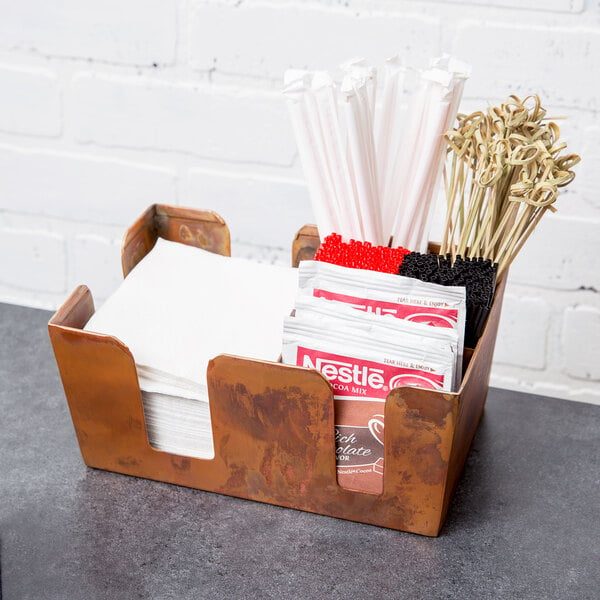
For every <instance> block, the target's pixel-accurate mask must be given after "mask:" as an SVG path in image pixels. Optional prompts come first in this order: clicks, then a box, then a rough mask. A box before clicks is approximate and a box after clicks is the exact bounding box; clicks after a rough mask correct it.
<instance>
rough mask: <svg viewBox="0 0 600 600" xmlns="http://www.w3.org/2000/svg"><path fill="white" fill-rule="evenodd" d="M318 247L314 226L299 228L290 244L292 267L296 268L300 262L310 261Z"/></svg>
mask: <svg viewBox="0 0 600 600" xmlns="http://www.w3.org/2000/svg"><path fill="white" fill-rule="evenodd" d="M320 245H321V240H320V239H319V231H318V230H317V226H316V225H304V227H301V228H300V229H299V230H298V233H297V234H296V237H295V238H294V241H293V242H292V267H297V266H298V265H299V264H300V261H301V260H312V259H313V258H314V257H315V254H316V253H317V250H318V249H319V246H320Z"/></svg>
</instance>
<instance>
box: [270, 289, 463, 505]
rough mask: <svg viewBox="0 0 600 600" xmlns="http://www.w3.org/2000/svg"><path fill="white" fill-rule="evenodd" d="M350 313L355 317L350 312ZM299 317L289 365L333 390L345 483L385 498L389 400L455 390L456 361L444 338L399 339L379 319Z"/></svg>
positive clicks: (289, 323)
mask: <svg viewBox="0 0 600 600" xmlns="http://www.w3.org/2000/svg"><path fill="white" fill-rule="evenodd" d="M313 300H316V299H313ZM316 302H320V303H323V302H325V303H326V304H336V303H329V302H326V301H323V300H316ZM326 310H329V309H328V308H326ZM333 310H335V309H333ZM344 311H345V312H346V313H355V311H353V310H351V309H349V308H347V307H344V306H342V307H341V308H340V312H341V313H342V314H343V313H344ZM297 314H298V316H296V317H288V318H286V319H285V322H284V336H283V352H282V359H283V362H284V363H287V364H295V365H299V366H303V367H307V368H311V369H316V370H318V371H320V372H321V373H322V374H323V375H324V376H325V377H326V378H327V379H328V381H329V382H330V383H331V385H332V387H333V391H334V408H335V437H336V465H337V476H338V483H339V485H340V486H342V487H345V488H348V489H352V490H356V491H360V492H367V493H371V494H379V493H381V492H382V490H383V443H384V438H383V432H384V415H385V399H386V397H387V395H388V394H389V392H390V390H391V389H393V388H395V387H399V386H403V385H412V386H417V387H422V388H426V389H435V390H442V391H450V390H451V389H452V382H453V379H454V360H455V358H456V357H455V356H453V352H452V351H451V349H450V348H447V347H446V345H445V343H444V342H441V341H440V340H439V339H429V338H423V337H421V336H420V335H413V334H410V333H406V334H403V335H398V334H397V333H395V332H394V331H390V330H389V329H388V328H387V327H386V325H385V324H378V323H377V322H376V321H377V320H378V319H377V317H375V318H373V315H368V316H367V315H366V314H365V313H363V315H364V316H365V317H366V319H367V321H368V322H367V323H366V324H365V325H364V326H362V327H361V326H357V325H356V323H352V321H353V319H351V320H350V322H348V323H346V324H342V323H341V322H340V320H336V319H335V318H333V319H331V320H330V321H329V322H327V321H325V320H321V319H320V318H316V319H315V318H313V317H311V316H309V315H307V314H306V312H305V311H302V310H299V311H298V313H297ZM360 314H361V313H358V315H360ZM342 319H343V316H342ZM388 319H389V318H385V319H384V320H385V322H386V323H387V321H388ZM392 329H396V328H395V327H393V328H392ZM418 329H422V326H420V327H418ZM415 344H418V346H417V347H416V348H415V346H414V345H415Z"/></svg>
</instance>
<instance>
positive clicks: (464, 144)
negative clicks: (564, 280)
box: [440, 95, 580, 277]
mask: <svg viewBox="0 0 600 600" xmlns="http://www.w3.org/2000/svg"><path fill="white" fill-rule="evenodd" d="M559 138H560V129H559V127H558V125H557V124H556V123H554V122H552V121H549V120H548V118H547V117H546V110H545V109H544V108H543V107H542V105H541V102H540V99H539V97H538V96H535V95H534V96H528V97H527V98H525V99H524V100H521V99H519V98H518V97H517V96H510V97H509V98H508V100H507V101H506V102H505V103H503V104H501V105H500V106H496V107H490V108H489V109H488V110H487V111H486V112H481V111H478V112H475V113H473V114H471V115H459V117H458V125H457V126H456V128H455V129H453V130H452V131H449V132H448V133H447V134H446V139H447V141H448V145H449V150H448V151H449V155H450V156H449V159H448V162H447V171H449V174H448V172H446V174H445V181H446V196H447V214H446V223H445V229H444V235H443V238H442V245H441V250H440V252H441V254H447V253H450V254H451V255H452V257H453V258H454V257H456V255H457V254H460V255H462V256H469V257H471V258H473V257H480V256H482V257H484V258H488V259H490V260H492V261H493V262H496V263H498V277H501V276H502V275H503V274H504V273H505V271H506V269H507V268H508V266H509V265H510V264H511V262H512V261H513V260H514V258H515V256H516V255H517V254H518V252H519V251H520V249H521V248H522V247H523V244H524V243H525V242H526V240H527V238H528V237H529V236H530V235H531V233H532V232H533V230H534V229H535V226H536V225H537V224H538V223H539V221H540V219H541V218H542V216H543V215H544V213H545V212H546V211H548V210H551V211H554V210H556V209H555V208H554V206H553V204H554V202H555V201H556V199H557V197H558V194H559V189H558V188H560V187H564V186H565V185H567V184H569V183H570V182H571V181H572V180H573V178H574V177H575V174H574V172H573V171H572V170H571V169H572V167H574V166H575V165H576V164H577V163H578V162H579V160H580V157H579V156H578V155H577V154H562V152H563V151H564V150H565V149H566V146H567V145H566V143H565V142H561V141H559Z"/></svg>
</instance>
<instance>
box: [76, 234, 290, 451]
mask: <svg viewBox="0 0 600 600" xmlns="http://www.w3.org/2000/svg"><path fill="white" fill-rule="evenodd" d="M297 288H298V276H297V270H296V269H292V268H286V267H281V266H273V265H266V264H261V263H254V262H252V261H248V260H245V259H240V258H229V257H224V256H220V255H217V254H212V253H210V252H206V251H204V250H200V249H198V248H194V247H191V246H185V245H183V244H179V243H175V242H168V241H166V240H163V239H160V238H159V239H158V241H157V243H156V245H155V247H154V248H153V249H152V251H151V252H150V253H149V254H148V255H147V256H146V257H145V258H144V259H143V260H142V261H140V263H139V264H138V265H137V266H136V267H135V268H134V269H133V271H131V273H130V274H129V275H128V276H127V278H126V279H125V280H124V281H123V283H122V284H121V285H120V287H119V288H118V289H117V291H116V292H115V293H114V294H113V295H112V296H111V297H110V298H109V299H108V300H107V301H106V303H105V304H104V305H103V306H102V307H100V308H99V309H98V310H97V311H96V313H95V314H94V315H93V316H92V318H91V319H90V320H89V322H88V323H87V325H86V327H85V329H86V330H88V331H94V332H97V333H103V334H108V335H112V336H114V337H116V338H118V339H119V340H121V341H122V342H123V343H124V344H125V345H127V347H128V348H129V349H130V350H131V353H132V354H133V357H134V359H135V362H136V367H137V371H138V379H139V382H140V389H141V390H142V401H143V404H144V415H145V418H146V425H147V429H148V438H149V441H150V444H151V445H152V446H154V447H155V448H157V449H158V450H164V451H167V452H173V453H176V454H181V455H184V456H194V457H199V458H212V457H213V456H214V450H213V443H212V428H211V423H210V412H209V408H208V390H207V385H206V368H207V366H208V361H209V360H210V359H211V358H214V357H215V356H217V355H218V354H223V353H225V354H234V355H238V356H245V357H249V358H256V359H261V360H273V361H274V360H277V358H278V357H279V355H280V352H281V336H282V323H283V318H284V317H285V316H287V315H289V313H290V311H291V310H292V308H293V306H294V298H295V296H296V293H297Z"/></svg>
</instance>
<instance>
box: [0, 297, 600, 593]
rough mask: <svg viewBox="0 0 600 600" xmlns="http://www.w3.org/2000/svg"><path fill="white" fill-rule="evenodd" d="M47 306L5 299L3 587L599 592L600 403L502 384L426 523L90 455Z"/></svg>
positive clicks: (0, 372)
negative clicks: (255, 493)
mask: <svg viewBox="0 0 600 600" xmlns="http://www.w3.org/2000/svg"><path fill="white" fill-rule="evenodd" d="M48 318H49V313H47V312H44V311H39V310H33V309H27V308H21V307H16V306H10V305H0V339H1V340H2V341H1V343H0V556H1V559H0V561H1V578H2V598H3V600H17V599H27V600H44V599H52V600H54V599H57V600H58V599H61V600H63V599H64V600H79V599H82V600H83V599H85V600H94V599H99V600H100V599H110V600H116V599H127V600H129V599H136V598H152V599H159V600H168V599H177V600H183V599H188V598H190V599H204V598H207V599H213V598H214V599H220V598H223V599H228V600H232V599H238V598H240V599H242V598H243V599H246V598H247V599H267V598H269V599H288V598H289V599H298V598H311V599H313V598H314V599H325V598H327V599H332V598H340V599H344V600H350V599H353V600H361V599H371V598H372V599H392V598H406V599H420V598H423V599H428V600H436V599H442V598H443V599H454V598H456V599H461V600H466V599H478V600H485V599H488V598H489V599H492V598H493V599H504V598H514V599H519V600H527V599H532V600H533V599H539V600H549V599H557V600H568V599H573V600H586V599H589V600H596V599H597V598H598V597H599V596H600V443H599V440H600V407H598V406H591V405H585V404H578V403H570V402H566V401H562V400H553V399H547V398H540V397H536V396H528V395H523V394H517V393H513V392H508V391H503V390H491V391H490V395H489V398H488V404H487V408H486V413H485V416H484V419H483V421H482V424H481V427H480V429H479V432H478V434H477V437H476V439H475V442H474V445H473V448H472V451H471V453H470V455H469V458H468V461H467V465H466V467H465V471H464V474H463V477H462V479H461V481H460V484H459V486H458V489H457V492H456V495H455V497H454V501H453V504H452V507H451V509H450V514H449V517H448V520H447V523H446V526H445V528H444V529H443V531H442V535H441V537H439V538H437V539H431V538H425V537H420V536H416V535H411V534H406V533H399V532H396V531H391V530H386V529H381V528H377V527H371V526H368V525H362V524H357V523H351V522H346V521H340V520H336V519H331V518H327V517H322V516H319V515H311V514H307V513H301V512H297V511H293V510H287V509H283V508H278V507H273V506H267V505H262V504H258V503H253V502H248V501H244V500H238V499H234V498H229V497H225V496H218V495H215V494H210V493H205V492H200V491H195V490H189V489H184V488H179V487H175V486H170V485H166V484H161V483H154V482H150V481H145V480H141V479H135V478H131V477H126V476H122V475H116V474H112V473H105V472H101V471H95V470H91V469H88V468H86V467H85V466H84V464H83V462H82V460H81V457H80V454H79V450H78V447H77V442H76V440H75V435H74V432H73V428H72V425H71V422H70V418H69V414H68V410H67V405H66V401H65V399H64V395H63V391H62V387H61V384H60V380H59V377H58V374H57V370H56V364H55V362H54V357H53V355H52V351H51V348H50V343H49V341H48V337H47V332H46V322H47V320H48Z"/></svg>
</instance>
